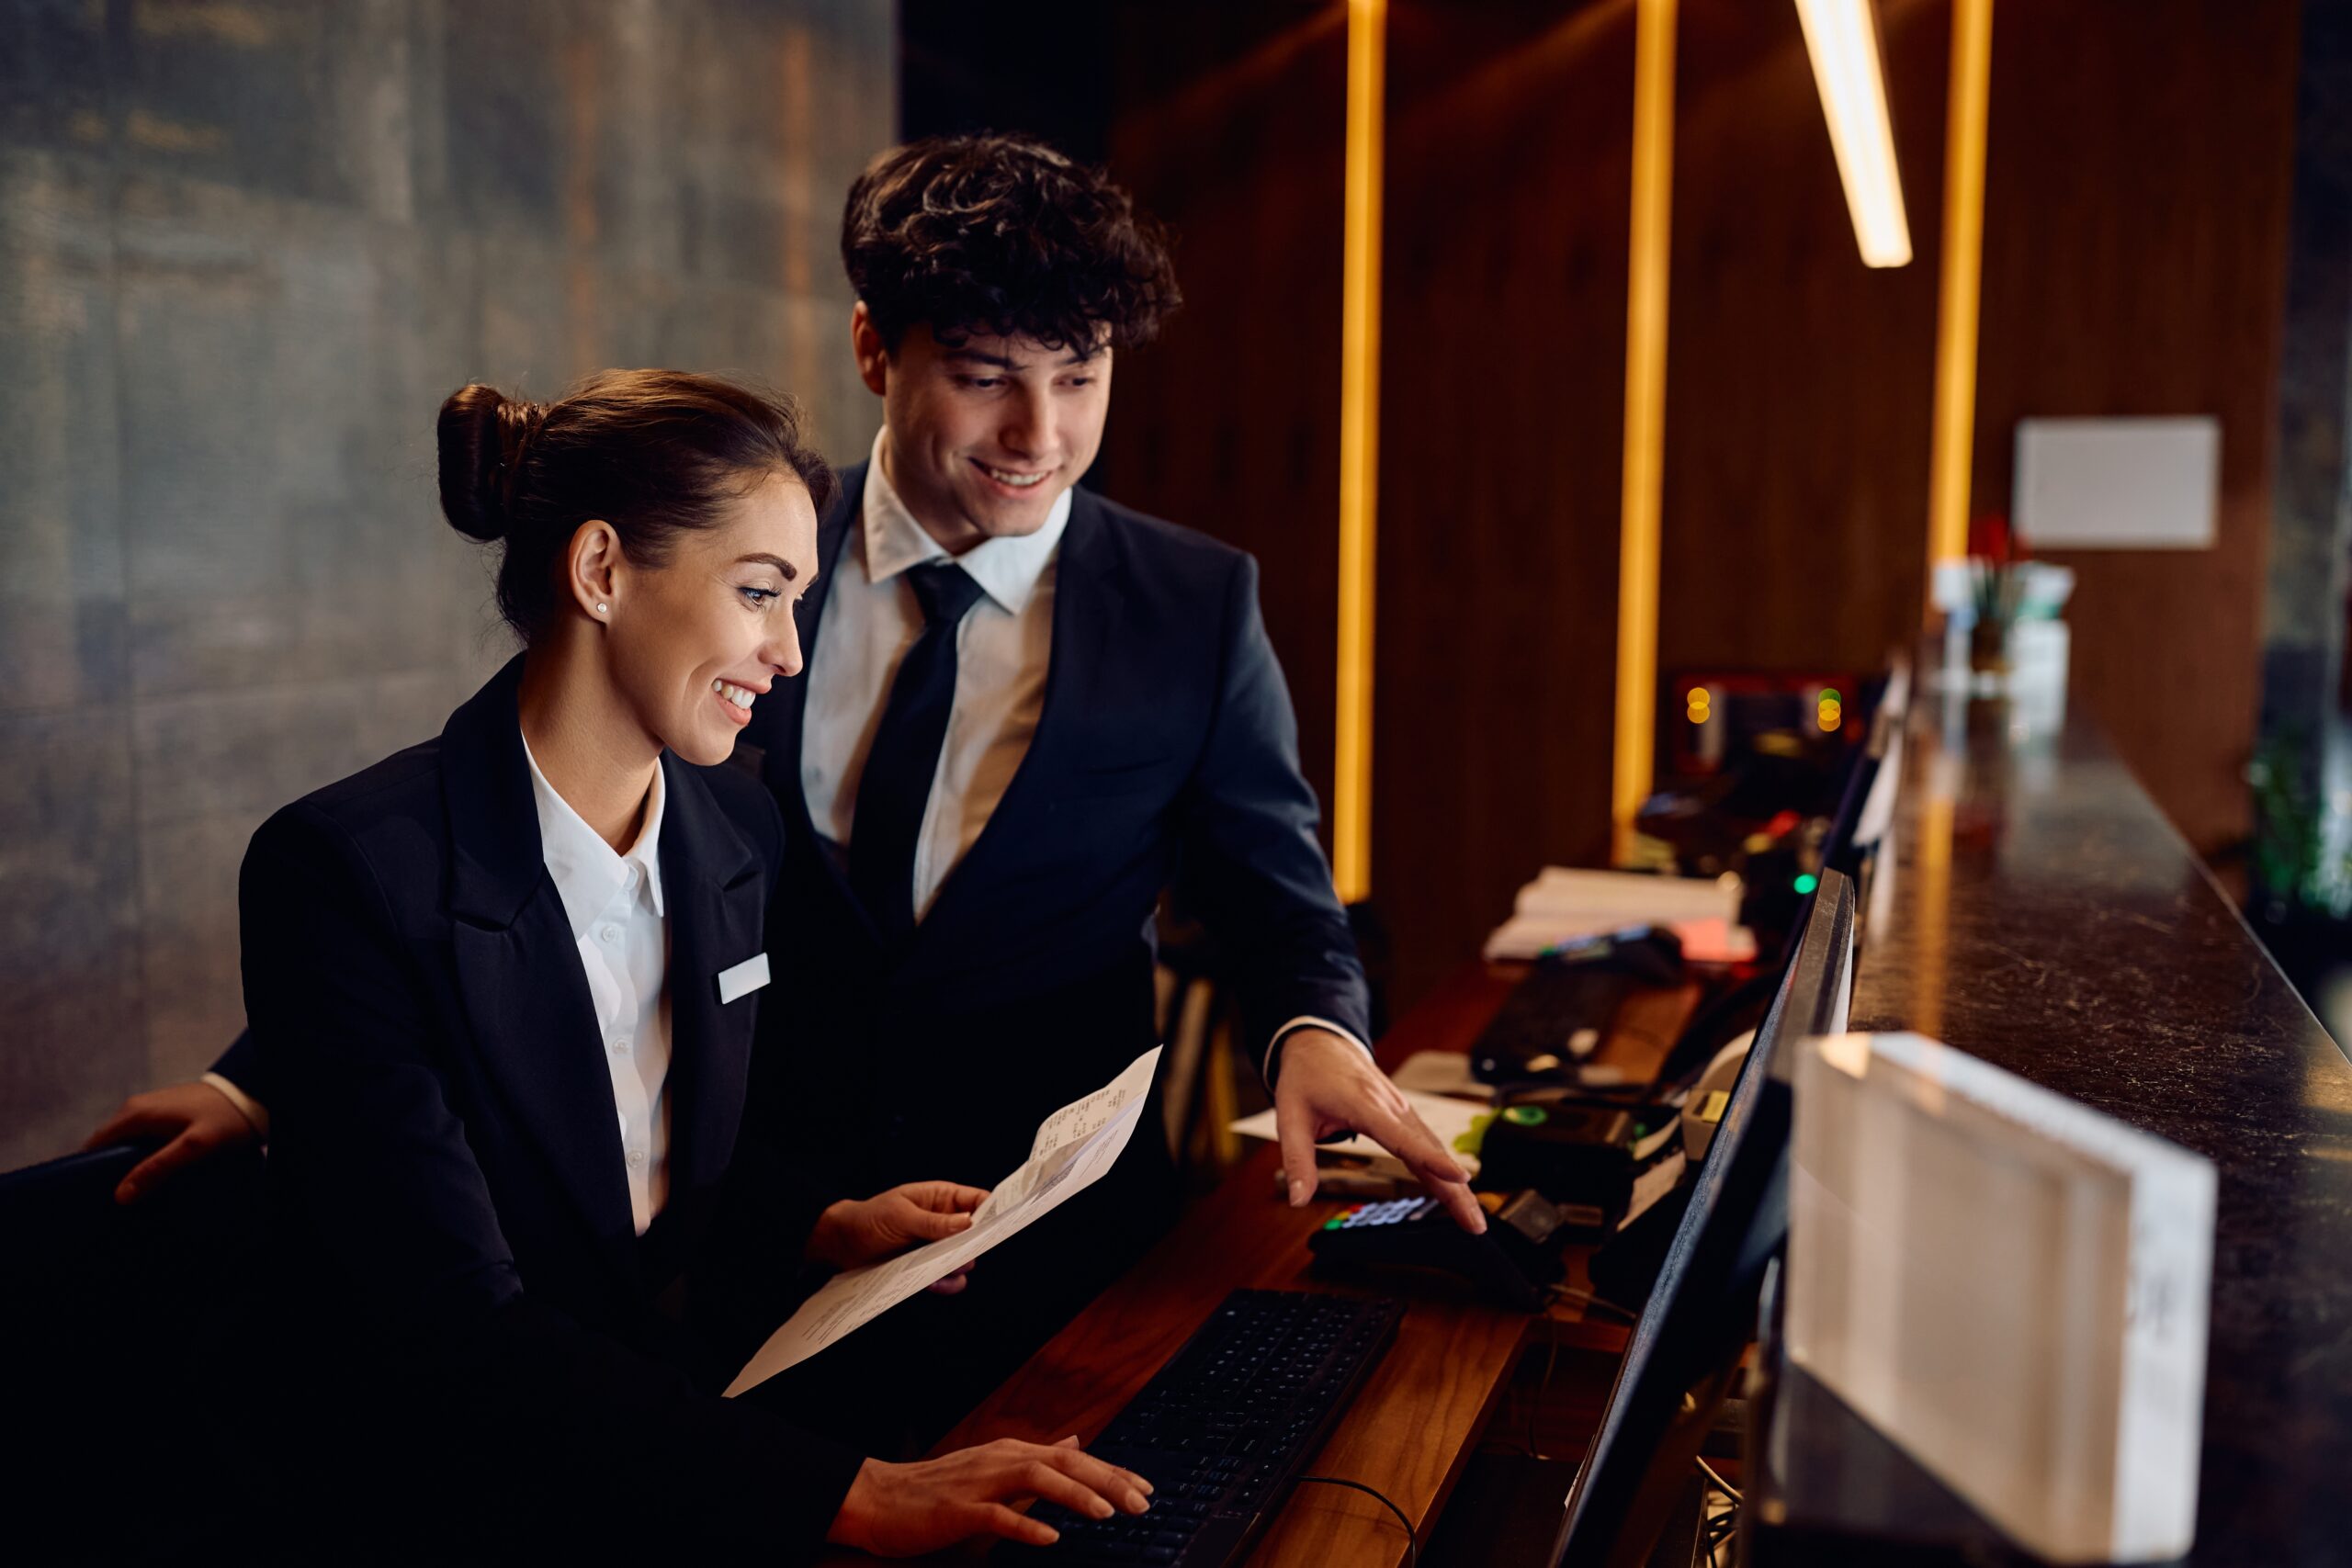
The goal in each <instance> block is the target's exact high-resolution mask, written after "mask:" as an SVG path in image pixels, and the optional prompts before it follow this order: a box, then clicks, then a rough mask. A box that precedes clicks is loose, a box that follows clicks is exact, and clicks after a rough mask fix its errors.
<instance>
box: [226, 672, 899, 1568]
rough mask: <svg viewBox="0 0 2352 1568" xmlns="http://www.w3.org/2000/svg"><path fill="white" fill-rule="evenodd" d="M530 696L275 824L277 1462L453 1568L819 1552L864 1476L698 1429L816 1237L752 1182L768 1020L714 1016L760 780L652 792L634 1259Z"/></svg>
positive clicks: (251, 911)
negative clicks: (470, 1559) (756, 1081)
mask: <svg viewBox="0 0 2352 1568" xmlns="http://www.w3.org/2000/svg"><path fill="white" fill-rule="evenodd" d="M521 671H522V660H521V659H520V658H517V659H516V660H514V661H513V662H512V663H510V664H508V665H507V667H506V668H505V669H504V670H503V671H501V672H500V673H499V674H498V675H497V676H496V677H494V678H493V679H492V681H491V682H490V683H489V684H488V685H486V686H484V687H483V688H482V689H481V692H480V693H478V694H476V695H475V696H474V697H473V698H472V699H471V700H470V701H469V702H468V703H467V704H466V705H464V706H463V707H461V708H459V709H458V711H457V712H456V713H455V714H453V715H451V716H450V718H449V722H448V725H447V728H445V729H444V730H443V731H442V733H441V736H440V738H439V739H437V740H433V741H428V742H426V743H425V744H424V745H421V746H416V747H413V748H411V749H410V750H405V751H402V752H401V753H399V754H398V755H396V756H393V757H390V758H387V759H386V760H385V761H381V762H379V763H378V764H377V765H375V766H374V767H372V768H369V769H368V770H367V771H366V772H364V773H357V774H355V775H354V776H353V777H351V778H348V779H345V780H344V781H343V782H341V783H340V784H332V785H329V786H328V787H327V788H325V789H322V790H321V791H319V792H318V793H317V794H315V795H309V796H307V797H305V798H304V799H302V800H300V801H298V802H296V803H295V804H294V805H292V806H289V807H287V808H286V809H284V810H283V811H280V812H278V813H277V815H276V816H275V817H273V818H270V819H269V821H268V822H267V823H266V825H264V827H263V828H262V829H261V830H260V831H259V832H258V833H256V834H255V835H254V840H253V845H252V847H251V849H250V850H249V851H248V852H247V854H246V856H245V862H244V869H243V875H242V878H241V881H240V883H239V889H238V892H239V901H240V908H241V911H242V915H243V965H244V987H245V1006H246V1010H247V1011H248V1014H249V1016H250V1018H251V1021H252V1028H253V1033H254V1041H255V1043H256V1044H257V1045H258V1047H259V1049H260V1051H261V1053H262V1057H263V1060H264V1063H265V1065H266V1074H267V1081H268V1082H269V1084H270V1086H271V1102H270V1112H271V1148H270V1169H271V1180H272V1183H273V1185H274V1187H275V1188H276V1190H277V1196H278V1199H279V1203H278V1211H279V1213H278V1219H279V1224H280V1227H281V1231H282V1233H283V1235H284V1238H285V1248H284V1258H283V1269H282V1271H281V1272H282V1276H283V1289H282V1290H281V1292H279V1301H278V1306H279V1310H280V1315H281V1319H282V1325H283V1334H282V1337H281V1348H282V1350H283V1352H284V1353H283V1354H282V1355H281V1356H279V1357H278V1358H277V1360H278V1362H279V1366H280V1371H281V1377H280V1380H279V1382H278V1387H279V1389H280V1391H281V1393H285V1394H286V1396H287V1397H286V1402H285V1403H284V1404H283V1405H282V1407H281V1408H282V1419H281V1420H280V1422H279V1431H280V1435H281V1436H282V1437H286V1438H291V1439H293V1440H292V1441H291V1442H288V1443H286V1444H283V1445H281V1447H283V1448H286V1449H288V1450H293V1451H295V1452H298V1453H307V1455H308V1456H309V1457H310V1459H311V1461H312V1462H311V1466H310V1468H311V1471H312V1472H314V1473H313V1475H312V1478H311V1483H304V1488H305V1490H306V1491H307V1492H308V1495H319V1493H318V1492H317V1491H315V1490H313V1489H311V1488H312V1483H315V1485H316V1486H319V1487H324V1488H325V1489H326V1490H327V1492H328V1493H330V1494H332V1493H333V1492H334V1491H335V1490H336V1489H337V1488H338V1487H340V1486H342V1485H344V1484H345V1483H349V1484H352V1485H354V1486H355V1487H356V1489H357V1490H358V1491H360V1492H363V1493H364V1492H367V1491H368V1490H370V1489H372V1490H373V1491H374V1492H375V1493H376V1494H377V1495H379V1496H384V1495H390V1496H393V1497H408V1498H413V1503H414V1506H413V1509H411V1510H407V1511H405V1512H404V1513H403V1517H402V1518H401V1519H400V1520H386V1521H381V1522H382V1524H383V1525H384V1528H387V1529H390V1528H393V1527H394V1526H406V1527H414V1528H413V1529H411V1531H410V1533H412V1534H414V1533H418V1531H420V1530H421V1531H422V1533H424V1534H425V1535H427V1536H428V1537H432V1538H435V1540H436V1542H437V1545H438V1546H439V1547H440V1548H441V1549H444V1550H446V1551H449V1552H451V1553H452V1554H462V1553H463V1552H464V1551H465V1550H466V1549H467V1548H468V1547H469V1545H470V1546H479V1547H481V1548H483V1549H486V1550H487V1549H491V1548H492V1546H493V1543H494V1542H495V1541H497V1540H499V1539H500V1538H512V1537H519V1538H520V1539H523V1540H551V1539H560V1538H563V1537H573V1538H575V1539H578V1540H586V1541H592V1542H594V1543H596V1544H597V1545H599V1546H603V1547H606V1548H618V1547H620V1546H622V1545H623V1543H624V1542H625V1541H626V1540H628V1538H629V1537H630V1535H631V1534H632V1533H634V1532H639V1531H641V1532H642V1533H643V1534H644V1536H645V1538H646V1540H648V1542H649V1543H650V1545H652V1546H654V1547H656V1548H658V1549H662V1550H664V1551H666V1553H667V1554H669V1555H672V1556H692V1555H693V1554H694V1553H695V1550H696V1549H697V1548H701V1549H704V1550H706V1551H709V1550H710V1549H718V1550H717V1551H715V1552H713V1553H712V1554H718V1555H732V1554H733V1553H734V1551H738V1550H741V1551H752V1552H757V1553H760V1554H762V1555H769V1556H773V1555H774V1554H776V1553H778V1552H782V1553H784V1554H786V1555H790V1554H794V1553H796V1552H797V1551H806V1550H808V1549H809V1548H812V1547H813V1546H815V1545H816V1544H817V1543H818V1542H820V1540H821V1539H822V1537H823V1534H824V1531H825V1529H826V1527H827V1525H828V1524H829V1523H830V1521H831V1518H832V1517H833V1515H834V1513H835V1512H836V1510H837V1509H838V1507H839V1506H840V1503H841V1500H842V1495H843V1494H844V1493H845V1492H846V1491H847V1489H848V1487H849V1484H850V1482H851V1480H852V1478H853V1477H854V1473H855V1472H856V1468H857V1465H858V1463H859V1462H860V1456H858V1455H857V1454H855V1453H854V1452H851V1451H849V1450H843V1449H841V1448H838V1447H836V1446H834V1445H831V1444H829V1443H825V1442H821V1441H820V1440H817V1439H815V1438H810V1437H809V1436H807V1435H805V1434H803V1433H802V1432H800V1431H798V1430H797V1429H796V1428H795V1427H792V1426H791V1425H789V1424H788V1423H787V1422H786V1420H785V1419H784V1418H783V1417H782V1416H779V1415H777V1414H776V1413H775V1411H773V1410H770V1409H768V1408H765V1407H763V1405H762V1404H759V1403H758V1402H757V1401H755V1400H752V1399H738V1400H722V1399H718V1398H716V1397H714V1396H713V1391H714V1388H715V1386H717V1385H718V1384H719V1383H721V1382H723V1380H724V1378H725V1376H726V1374H727V1373H728V1372H729V1371H731V1368H732V1365H734V1364H740V1358H741V1356H742V1355H744V1354H746V1353H748V1350H749V1348H750V1343H749V1342H747V1340H746V1339H745V1338H744V1337H743V1336H744V1335H745V1334H746V1333H749V1332H751V1331H752V1330H753V1329H754V1328H757V1327H760V1326H764V1327H771V1328H772V1327H773V1326H774V1325H775V1323H776V1322H778V1321H780V1320H781V1314H782V1313H783V1312H784V1311H786V1310H787V1309H788V1307H789V1305H790V1304H791V1303H790V1298H789V1289H790V1285H791V1282H792V1280H793V1279H794V1278H795V1275H796V1272H797V1270H796V1267H795V1265H796V1260H797V1258H798V1255H799V1253H800V1249H801V1246H802V1243H803V1241H804V1240H805V1237H806V1235H807V1230H808V1226H809V1223H810V1221H811V1220H812V1219H813V1217H814V1201H813V1200H811V1199H807V1198H804V1196H803V1195H801V1194H799V1193H797V1192H795V1191H794V1190H792V1189H790V1188H789V1187H788V1186H786V1184H785V1183H784V1182H783V1181H782V1180H780V1179H770V1178H769V1177H768V1175H767V1171H768V1169H769V1166H768V1164H767V1163H766V1162H765V1161H764V1159H763V1157H760V1156H761V1154H762V1152H761V1151H754V1150H752V1149H750V1148H748V1147H747V1148H746V1149H744V1150H742V1151H741V1152H740V1155H739V1151H738V1148H737V1144H738V1137H737V1134H738V1130H739V1127H740V1125H741V1121H742V1116H743V1108H744V1101H745V1098H746V1095H747V1093H748V1089H749V1082H750V1077H751V1074H752V1067H753V1059H754V1055H755V1054H757V1053H755V1045H754V1042H755V1038H757V1039H759V1040H761V1041H763V1043H762V1044H760V1045H759V1046H758V1053H766V1054H768V1055H773V1054H774V1051H775V1046H774V1044H773V1043H772V1040H771V1036H772V1033H773V1032H772V1031H766V1032H763V1031H758V1030H756V1029H755V1016H754V1015H755V1012H756V1010H758V1009H759V1008H760V1006H761V1005H762V1001H763V996H764V993H763V992H760V991H753V992H752V993H751V994H749V995H746V996H741V997H738V998H736V999H734V1000H731V1001H722V1000H721V999H720V992H719V988H718V975H719V974H720V972H722V971H724V970H727V969H729V968H732V967H733V966H734V965H736V964H740V963H741V962H742V961H743V960H745V959H750V958H755V957H757V956H758V955H759V954H760V953H762V952H763V942H762V929H763V919H764V915H765V905H766V902H767V899H768V897H769V893H770V890H771V888H772V887H773V886H774V885H775V874H776V869H777V865H778V863H779V861H780V859H781V855H782V829H781V826H780V818H779V816H778V813H777V810H776V807H775V802H774V801H773V800H772V799H771V798H770V797H769V795H768V793H767V791H766V790H765V789H764V788H763V787H762V785H761V784H760V783H759V781H758V780H757V779H756V778H754V777H753V776H752V775H751V774H750V773H743V772H739V771H736V770H733V769H728V768H718V769H704V768H696V767H694V766H691V765H688V764H684V763H682V762H680V761H678V760H677V759H676V758H674V757H670V756H666V755H665V756H664V757H663V758H662V769H663V781H664V787H665V790H666V792H667V793H666V802H665V806H664V812H663V819H662V842H661V863H662V890H663V898H664V906H665V910H666V913H667V916H668V922H669V931H670V965H669V987H670V998H671V1032H672V1055H671V1066H670V1079H669V1094H670V1100H671V1121H670V1137H669V1161H670V1194H669V1198H668V1201H667V1203H666V1206H665V1208H664V1210H663V1212H662V1216H661V1218H660V1220H659V1221H658V1222H657V1223H656V1224H655V1225H654V1227H653V1228H652V1230H651V1231H650V1233H649V1234H648V1235H646V1236H645V1237H642V1238H640V1237H639V1236H638V1235H636V1234H635V1231H634V1226H633V1224H632V1222H631V1219H630V1213H629V1201H628V1186H627V1182H626V1179H625V1177H624V1172H623V1167H622V1152H621V1144H620V1134H619V1129H618V1122H617V1118H616V1112H615V1110H614V1104H613V1093H612V1080H611V1077H610V1074H609V1072H608V1071H607V1069H606V1066H605V1061H604V1044H603V1040H602V1036H601V1034H600V1032H599V1031H598V1029H597V1025H596V1020H595V1016H594V1010H593V1006H592V1004H591V1001H590V998H589V993H588V987H587V981H586V977H585V975H584V973H583V972H582V968H581V964H580V960H579V956H578V953H577V951H576V950H575V948H574V945H573V940H572V935H571V926H570V924H569V922H568V921H567V919H565V914H564V909H563V905H562V901H561V899H560V896H559V895H558V894H557V892H556V888H555V885H554V883H553V881H552V880H551V879H550V878H549V877H548V873H547V870H546V867H545V865H544V863H543V862H542V858H541V848H540V842H539V829H538V818H537V809H536V807H535V806H534V804H533V798H532V793H531V783H530V775H529V772H528V767H527V763H526V760H525V756H524V751H523V743H522V736H521V730H520V728H519V723H518V719H517V710H516V694H517V691H518V688H519V685H520V679H521ZM763 1072H764V1073H765V1074H766V1075H767V1077H768V1078H769V1080H770V1082H771V1086H772V1091H773V1087H774V1079H775V1077H776V1072H777V1069H775V1067H773V1066H769V1065H767V1064H765V1063H763ZM781 1163H782V1162H781V1161H777V1162H776V1164H777V1165H779V1166H780V1165H781ZM771 1314H773V1315H771ZM313 1433H315V1434H317V1437H318V1440H317V1441H315V1442H314V1441H312V1440H311V1434H313ZM343 1445H349V1446H348V1447H345V1446H343ZM298 1468H299V1465H298ZM367 1528H368V1529H373V1528H374V1526H373V1525H370V1526H368V1527H367Z"/></svg>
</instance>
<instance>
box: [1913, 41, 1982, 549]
mask: <svg viewBox="0 0 2352 1568" xmlns="http://www.w3.org/2000/svg"><path fill="white" fill-rule="evenodd" d="M1992 80H1993V0H1952V7H1951V92H1950V102H1949V104H1948V106H1947V107H1946V109H1945V118H1944V258H1943V279H1942V284H1941V290H1942V298H1941V299H1940V301H1939V304H1938V306H1937V310H1936V431H1935V447H1934V455H1933V457H1931V458H1930V459H1929V465H1928V578H1929V586H1930V588H1931V589H1932V587H1933V582H1934V569H1935V564H1936V563H1937V562H1938V561H1947V560H1959V559H1961V558H1963V557H1965V556H1966V555H1967V554H1968V483H1969V476H1970V470H1971V468H1973V466H1974V460H1975V449H1976V314H1977V299H1978V294H1979V290H1980V288H1981V287H1982V284H1983V276H1984V265H1985V120H1986V115H1987V110H1986V100H1987V98H1988V96H1989V95H1990V91H1991V85H1992Z"/></svg>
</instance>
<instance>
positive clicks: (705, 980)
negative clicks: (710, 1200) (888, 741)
mask: <svg viewBox="0 0 2352 1568" xmlns="http://www.w3.org/2000/svg"><path fill="white" fill-rule="evenodd" d="M662 766H663V768H664V769H665V770H667V771H666V773H665V774H664V783H665V784H666V786H667V788H668V790H669V792H670V793H669V798H668V801H667V804H666V805H665V806H664V807H662V810H663V816H662V907H663V908H664V909H665V910H666V911H667V912H668V914H669V917H670V1201H671V1202H672V1203H673V1205H674V1204H678V1203H681V1202H683V1201H691V1200H692V1199H693V1198H694V1197H695V1195H696V1194H698V1193H700V1192H702V1191H703V1190H706V1189H708V1188H710V1187H713V1186H716V1185H717V1184H718V1178H719V1175H720V1173H721V1172H723V1171H724V1170H725V1169H726V1168H727V1162H728V1158H729V1155H730V1154H731V1153H732V1152H733V1150H734V1147H735V1134H736V1131H737V1129H738V1127H739V1126H740V1124H741V1121H742V1115H743V1096H744V1090H745V1086H746V1084H747V1082H748V1080H749V1077H750V1073H751V1066H752V1017H753V1010H754V1009H756V1008H757V1007H758V1006H759V1005H760V1002H759V1000H758V999H757V993H753V994H752V996H744V997H738V998H736V999H735V1000H733V1001H731V1002H728V1003H725V1004H721V1003H720V1001H719V999H718V976H719V974H720V972H721V971H723V970H726V969H729V968H731V967H733V966H734V965H735V964H740V963H741V962H742V961H743V960H745V959H747V958H751V957H754V956H756V955H757V954H758V953H760V952H761V945H760V941H761V930H760V928H761V921H762V919H763V915H764V913H765V911H764V908H763V903H764V895H765V890H766V885H765V884H764V882H763V880H762V879H761V876H760V874H759V873H760V862H759V858H758V856H757V855H755V854H754V853H753V852H752V847H751V846H750V845H749V844H747V843H745V842H744V841H743V836H742V835H741V833H740V832H738V831H737V830H736V829H735V826H734V824H733V823H731V822H729V820H728V819H727V816H726V813H725V812H723V811H721V810H720V809H719V807H718V802H717V801H716V800H713V799H712V798H711V795H710V788H709V786H708V785H707V784H704V783H703V781H702V779H701V778H700V777H699V776H698V775H696V773H695V771H694V770H693V769H691V768H688V767H684V766H682V765H680V764H679V763H678V762H676V761H675V760H674V759H672V758H669V757H664V758H663V759H662Z"/></svg>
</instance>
